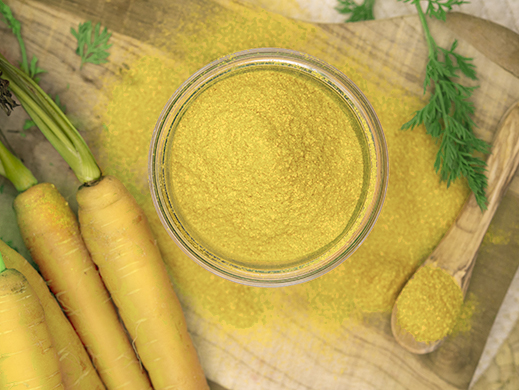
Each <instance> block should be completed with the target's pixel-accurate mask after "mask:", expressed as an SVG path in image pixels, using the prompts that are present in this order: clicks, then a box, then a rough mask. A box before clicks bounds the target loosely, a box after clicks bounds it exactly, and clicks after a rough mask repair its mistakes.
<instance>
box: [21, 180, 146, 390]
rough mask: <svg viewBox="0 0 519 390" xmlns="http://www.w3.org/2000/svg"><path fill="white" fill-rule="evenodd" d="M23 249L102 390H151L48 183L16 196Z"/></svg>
mask: <svg viewBox="0 0 519 390" xmlns="http://www.w3.org/2000/svg"><path fill="white" fill-rule="evenodd" d="M14 208H15V211H16V216H17V220H18V225H19V227H20V232H21V234H22V237H23V240H24V242H25V245H26V246H27V248H28V249H29V251H30V253H31V256H32V258H33V260H34V261H35V263H36V264H37V265H38V266H39V268H40V272H41V273H42V275H43V277H44V279H45V280H46V281H47V283H48V285H49V287H50V289H51V291H52V292H53V293H54V294H55V296H56V297H57V299H58V301H59V302H60V304H61V307H62V308H63V309H64V311H65V314H66V315H67V316H68V318H69V320H70V322H71V323H72V324H73V325H74V328H75V329H76V332H77V333H78V335H79V337H80V339H81V340H82V342H83V344H84V345H85V347H86V349H87V351H88V352H89V354H90V356H91V358H92V362H93V363H94V366H95V367H96V369H97V371H98V372H99V375H100V376H101V379H102V380H103V382H104V384H105V385H106V387H107V388H108V389H109V390H110V389H121V390H122V389H127V390H133V389H135V390H150V389H151V384H150V381H149V378H148V375H147V374H146V373H145V372H144V370H143V369H142V366H141V365H140V363H139V361H138V359H137V356H136V354H135V351H134V349H133V347H132V345H131V344H130V341H129V339H128V336H127V335H126V331H125V330H124V327H123V326H122V324H121V322H120V321H119V317H118V315H117V312H116V309H115V307H114V305H113V303H112V301H111V299H110V296H109V294H108V292H107V290H106V288H105V286H104V284H103V282H102V280H101V277H100V276H99V273H98V271H97V269H96V267H95V264H94V263H93V262H92V259H91V257H90V254H89V253H88V250H87V248H86V246H85V244H84V242H83V239H82V238H81V235H80V233H79V226H78V223H77V218H76V216H75V214H74V213H73V212H72V210H71V209H70V207H69V205H68V203H67V202H66V200H65V199H64V198H63V196H61V194H60V193H59V191H58V190H57V189H56V187H55V186H54V185H52V184H50V183H41V184H37V185H35V186H32V187H31V188H29V189H28V190H26V191H24V192H22V193H21V194H19V195H18V196H17V197H16V199H15V201H14Z"/></svg>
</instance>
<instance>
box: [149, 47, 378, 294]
mask: <svg viewBox="0 0 519 390" xmlns="http://www.w3.org/2000/svg"><path fill="white" fill-rule="evenodd" d="M149 174H150V186H151V193H152V197H153V201H154V204H155V207H156V209H157V212H158V214H159V217H160V218H161V221H162V223H163V225H164V226H165V228H166V229H167V231H168V233H169V234H170V235H171V237H172V238H173V239H174V240H175V241H176V242H177V244H178V245H179V246H180V247H181V248H182V249H183V250H184V252H185V253H186V254H187V255H188V256H190V257H191V258H192V259H193V260H195V261H197V262H198V263H199V264H200V265H202V266H203V267H205V268H206V269H208V270H210V271H212V272H214V273H215V274H217V275H219V276H222V277H224V278H226V279H229V280H233V281H235V282H240V283H244V284H248V285H256V286H280V285H287V284H294V283H299V282H303V281H306V280H310V279H312V278H315V277H317V276H319V275H321V274H323V273H325V272H327V271H329V270H330V269H332V268H334V267H335V266H337V265H338V264H340V263H341V262H342V261H343V260H345V259H346V258H347V257H348V256H350V255H351V254H352V253H353V252H354V251H355V249H356V248H358V246H359V245H360V244H361V243H362V242H363V240H364V239H365V238H366V236H367V235H368V234H369V232H370V230H371V228H372V227H373V225H374V223H375V221H376V219H377V217H378V214H379V212H380V209H381V207H382V203H383V200H384V196H385V192H386V187H387V181H388V158H387V147H386V143H385V139H384V134H383V131H382V129H381V126H380V123H379V121H378V118H377V117H376V114H375V113H374V112H373V109H372V107H371V105H370V104H369V102H368V101H367V100H366V98H365V97H364V95H363V94H362V93H361V91H360V90H359V89H358V88H357V87H356V86H355V85H354V84H353V83H352V82H351V81H350V80H349V79H347V78H346V77H345V76H344V75H343V74H342V73H340V72H339V71H337V70H336V69H334V68H332V67H331V66H329V65H327V64H325V63H323V62H322V61H320V60H318V59H316V58H314V57H311V56H309V55H307V54H303V53H297V52H293V51H290V50H284V49H254V50H249V51H245V52H240V53H235V54H231V55H229V56H226V57H224V58H222V59H219V60H217V61H215V62H213V63H211V64H209V65H207V66H206V67H204V68H202V69H201V70H200V71H199V72H197V73H196V74H194V75H193V76H191V78H189V79H188V80H187V81H186V82H185V83H184V84H183V85H182V86H181V87H180V88H179V89H178V90H177V91H176V92H175V94H174V95H173V96H172V98H171V99H170V101H169V102H168V103H167V105H166V107H165V108H164V110H163V112H162V114H161V116H160V118H159V120H158V122H157V125H156V127H155V131H154V135H153V139H152V143H151V150H150V155H149Z"/></svg>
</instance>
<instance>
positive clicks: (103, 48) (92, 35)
mask: <svg viewBox="0 0 519 390" xmlns="http://www.w3.org/2000/svg"><path fill="white" fill-rule="evenodd" d="M70 32H71V33H72V35H74V36H75V37H76V39H77V42H78V46H77V49H76V53H77V54H78V55H79V56H80V57H81V68H82V67H83V65H84V64H85V63H86V62H90V63H92V64H96V65H98V64H104V63H105V62H107V60H106V58H107V57H108V56H109V55H110V53H108V51H107V50H108V49H109V48H110V47H111V46H112V45H111V44H110V45H109V44H108V40H109V39H110V37H111V36H112V33H109V32H108V30H107V29H106V27H105V28H104V30H102V31H101V24H100V23H97V24H96V25H95V27H94V29H93V30H92V22H90V21H88V22H85V23H80V24H79V26H78V29H77V31H76V30H74V29H73V28H71V29H70Z"/></svg>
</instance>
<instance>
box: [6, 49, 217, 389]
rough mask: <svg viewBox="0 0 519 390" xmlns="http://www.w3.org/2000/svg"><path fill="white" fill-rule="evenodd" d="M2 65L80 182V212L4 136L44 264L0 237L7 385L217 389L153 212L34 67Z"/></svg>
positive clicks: (29, 238)
mask: <svg viewBox="0 0 519 390" xmlns="http://www.w3.org/2000/svg"><path fill="white" fill-rule="evenodd" d="M0 72H2V78H3V79H5V80H7V81H8V82H9V90H10V91H11V92H12V93H13V94H14V95H15V96H16V98H17V100H18V101H19V102H20V103H21V105H22V106H23V108H24V109H25V110H26V111H27V113H28V114H29V116H30V117H31V119H32V120H33V121H34V122H35V123H36V125H37V126H38V128H39V129H40V130H41V131H42V132H43V134H44V135H45V136H46V138H47V139H48V140H49V141H50V142H51V144H52V145H53V146H54V147H55V148H56V150H57V151H58V152H59V153H60V154H61V155H62V157H63V158H64V159H65V161H67V163H68V164H69V165H70V167H71V168H72V170H73V171H74V173H75V174H76V176H77V178H78V179H79V180H80V182H81V183H82V185H81V186H80V188H79V189H78V191H77V196H76V198H77V202H78V205H79V210H78V216H77V217H76V215H75V213H74V212H73V211H72V210H71V209H70V207H69V205H68V204H67V202H66V201H65V199H64V198H63V196H61V194H60V193H59V192H58V190H57V189H56V187H55V186H54V185H52V184H50V183H38V181H37V180H36V178H35V177H34V176H33V175H32V173H31V172H30V171H29V170H28V169H27V167H25V166H24V165H23V163H22V162H21V161H20V160H19V159H18V158H16V156H14V155H13V154H12V153H11V152H10V151H9V150H8V149H7V148H6V147H5V146H4V145H2V144H1V143H0V162H1V164H0V173H2V174H3V175H4V176H5V177H7V178H8V179H9V180H10V181H11V182H12V183H13V185H14V186H15V187H16V189H17V190H18V191H19V195H18V196H17V197H16V199H15V201H14V209H15V211H16V216H17V220H18V225H19V228H20V232H21V234H22V237H23V239H24V242H25V244H26V246H27V248H28V249H29V251H30V253H31V256H32V258H33V260H34V261H35V263H36V264H37V265H38V267H39V271H40V273H38V272H37V271H36V270H35V269H34V268H33V267H32V266H31V265H30V264H29V263H28V262H27V261H26V260H25V259H24V258H23V257H22V256H21V255H19V254H18V253H17V252H15V251H14V250H12V249H11V248H9V247H8V246H7V245H6V244H5V243H4V242H2V241H0V313H2V315H1V316H0V388H1V389H4V388H5V389H12V390H14V389H31V388H34V389H42V390H46V389H84V390H97V389H105V388H106V389H108V390H111V389H136V390H143V389H157V390H158V389H178V390H184V389H186V390H201V389H208V385H207V382H206V379H205V376H204V373H203V371H202V368H201V366H200V362H199V360H198V356H197V353H196V350H195V348H194V346H193V343H192V340H191V338H190V336H189V333H188V330H187V326H186V322H185V318H184V315H183V312H182V308H181V306H180V303H179V301H178V298H177V296H176V294H175V292H174V290H173V287H172V284H171V281H170V279H169V276H168V274H167V271H166V269H165V265H164V262H163V260H162V258H161V254H160V252H159V249H158V247H157V244H156V241H155V239H154V237H153V235H152V232H151V230H150V227H149V224H148V221H147V218H146V216H145V214H144V212H143V211H142V209H141V208H140V207H139V205H138V204H137V202H136V201H135V199H134V198H133V197H132V196H131V194H130V193H129V191H128V190H127V189H126V188H125V186H124V185H123V184H122V183H121V182H120V181H119V180H118V179H117V178H115V177H113V176H104V175H102V173H101V170H100V168H99V166H98V164H97V162H96V161H95V158H94V157H93V155H92V153H91V151H90V149H89V148H88V146H87V144H86V143H85V141H84V140H83V138H82V137H81V135H80V134H79V132H78V131H77V129H76V128H75V127H74V126H73V125H72V124H71V123H70V121H69V120H68V119H67V117H66V116H65V115H64V114H63V112H62V111H61V110H60V108H59V107H58V106H57V105H56V103H55V102H54V101H53V100H52V99H51V98H50V97H49V96H48V95H47V94H46V93H45V92H43V91H42V90H41V88H40V87H39V86H38V85H37V84H36V83H35V82H34V81H33V80H32V79H31V78H30V77H29V76H28V75H27V74H26V73H24V72H23V71H22V70H20V69H18V68H16V67H14V66H13V65H11V64H10V63H9V62H8V61H7V60H6V59H5V58H4V57H3V56H2V55H0ZM2 259H3V260H2ZM40 274H41V275H40ZM49 289H50V290H49ZM51 292H52V293H51Z"/></svg>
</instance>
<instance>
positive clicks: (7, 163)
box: [0, 142, 38, 192]
mask: <svg viewBox="0 0 519 390" xmlns="http://www.w3.org/2000/svg"><path fill="white" fill-rule="evenodd" d="M0 165H1V166H2V168H3V173H2V172H0V174H2V176H5V177H6V178H7V179H8V180H9V181H10V182H11V183H13V185H14V186H15V188H16V189H17V190H18V191H19V192H23V191H25V190H27V189H29V188H30V187H32V186H33V185H35V184H38V180H36V178H35V177H34V175H33V174H32V172H31V171H30V170H29V169H28V168H27V167H26V166H25V165H23V163H22V162H21V161H20V159H18V158H17V157H16V156H15V155H14V154H12V153H11V152H10V151H9V149H7V148H6V147H5V145H4V144H3V143H2V142H0Z"/></svg>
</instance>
